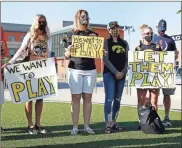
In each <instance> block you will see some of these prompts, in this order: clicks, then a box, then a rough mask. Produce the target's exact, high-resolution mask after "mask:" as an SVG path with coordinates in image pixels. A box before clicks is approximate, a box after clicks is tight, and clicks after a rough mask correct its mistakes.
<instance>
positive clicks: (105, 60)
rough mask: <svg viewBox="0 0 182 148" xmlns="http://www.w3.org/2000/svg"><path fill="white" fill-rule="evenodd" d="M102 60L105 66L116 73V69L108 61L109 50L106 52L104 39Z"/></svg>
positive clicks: (106, 45) (106, 46)
mask: <svg viewBox="0 0 182 148" xmlns="http://www.w3.org/2000/svg"><path fill="white" fill-rule="evenodd" d="M103 61H104V64H105V66H106V67H107V68H108V69H109V70H110V71H111V72H112V73H113V74H115V75H116V73H117V72H118V71H117V69H116V68H115V67H114V66H113V64H112V63H111V62H110V61H109V52H108V40H104V56H103Z"/></svg>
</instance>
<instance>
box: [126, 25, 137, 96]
mask: <svg viewBox="0 0 182 148" xmlns="http://www.w3.org/2000/svg"><path fill="white" fill-rule="evenodd" d="M130 29H132V30H131V32H135V29H134V26H127V25H126V26H124V29H123V30H124V31H128V37H129V39H128V44H129V48H130ZM127 83H128V80H127ZM126 91H127V94H128V86H127V90H126ZM130 95H131V88H130Z"/></svg>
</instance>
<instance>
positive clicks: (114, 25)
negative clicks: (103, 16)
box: [109, 21, 119, 29]
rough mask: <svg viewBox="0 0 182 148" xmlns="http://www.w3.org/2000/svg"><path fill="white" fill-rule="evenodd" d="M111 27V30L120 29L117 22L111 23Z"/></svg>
mask: <svg viewBox="0 0 182 148" xmlns="http://www.w3.org/2000/svg"><path fill="white" fill-rule="evenodd" d="M109 27H110V29H115V28H117V27H119V24H118V22H117V21H113V22H110V23H109Z"/></svg>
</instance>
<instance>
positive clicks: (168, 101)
mask: <svg viewBox="0 0 182 148" xmlns="http://www.w3.org/2000/svg"><path fill="white" fill-rule="evenodd" d="M163 104H164V108H165V119H166V118H167V119H169V111H170V107H171V97H170V95H164V99H163Z"/></svg>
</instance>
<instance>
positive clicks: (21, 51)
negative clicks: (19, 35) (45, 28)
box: [8, 33, 30, 64]
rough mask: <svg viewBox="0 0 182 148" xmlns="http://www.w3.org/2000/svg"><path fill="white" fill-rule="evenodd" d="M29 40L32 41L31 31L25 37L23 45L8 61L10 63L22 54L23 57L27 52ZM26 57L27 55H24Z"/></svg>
mask: <svg viewBox="0 0 182 148" xmlns="http://www.w3.org/2000/svg"><path fill="white" fill-rule="evenodd" d="M29 42H30V33H27V34H26V36H25V37H24V39H23V42H22V44H21V47H20V48H19V49H18V51H17V52H16V53H15V55H14V56H13V58H12V59H11V60H10V61H9V62H8V63H10V64H11V63H14V62H15V61H16V59H17V58H19V57H21V56H22V57H23V56H24V55H25V54H26V49H27V47H28V44H29ZM25 57H26V56H24V57H23V58H25Z"/></svg>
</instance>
